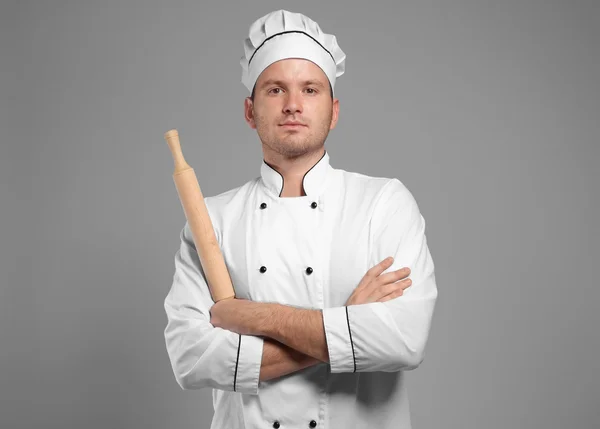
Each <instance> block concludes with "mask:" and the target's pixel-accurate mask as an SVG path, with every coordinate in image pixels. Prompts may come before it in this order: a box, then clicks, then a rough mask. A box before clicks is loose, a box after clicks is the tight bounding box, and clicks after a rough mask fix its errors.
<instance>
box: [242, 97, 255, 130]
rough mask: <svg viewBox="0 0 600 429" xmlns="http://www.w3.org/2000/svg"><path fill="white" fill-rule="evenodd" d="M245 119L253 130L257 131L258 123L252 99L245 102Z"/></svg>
mask: <svg viewBox="0 0 600 429" xmlns="http://www.w3.org/2000/svg"><path fill="white" fill-rule="evenodd" d="M244 119H245V120H246V122H247V123H248V125H249V126H250V128H252V129H254V130H255V129H256V123H255V122H254V103H253V101H252V100H251V99H250V97H246V99H245V100H244Z"/></svg>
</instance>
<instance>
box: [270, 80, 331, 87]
mask: <svg viewBox="0 0 600 429" xmlns="http://www.w3.org/2000/svg"><path fill="white" fill-rule="evenodd" d="M273 84H274V85H281V86H285V82H283V81H282V80H278V79H267V80H266V81H264V82H263V84H262V85H261V86H260V87H261V89H262V88H264V87H265V86H269V85H273ZM302 84H303V85H315V86H318V87H319V88H324V87H325V85H323V84H322V83H321V82H319V81H318V80H305V81H304V82H302Z"/></svg>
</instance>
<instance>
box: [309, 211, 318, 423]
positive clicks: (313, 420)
mask: <svg viewBox="0 0 600 429" xmlns="http://www.w3.org/2000/svg"><path fill="white" fill-rule="evenodd" d="M310 206H311V207H312V208H313V209H316V208H317V203H315V202H314V201H313V203H312V204H311V205H310ZM313 421H314V420H313Z"/></svg>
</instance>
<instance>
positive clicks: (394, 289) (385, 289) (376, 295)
mask: <svg viewBox="0 0 600 429" xmlns="http://www.w3.org/2000/svg"><path fill="white" fill-rule="evenodd" d="M411 285H412V280H411V279H404V280H400V281H398V282H395V283H389V284H384V285H381V286H379V287H376V288H374V289H373V290H372V291H371V293H370V294H369V299H370V300H371V301H379V302H383V301H382V299H383V298H387V297H389V299H392V298H396V297H398V296H401V295H402V294H403V293H404V290H405V289H407V288H408V287H410V286H411ZM387 300H388V299H386V301H387Z"/></svg>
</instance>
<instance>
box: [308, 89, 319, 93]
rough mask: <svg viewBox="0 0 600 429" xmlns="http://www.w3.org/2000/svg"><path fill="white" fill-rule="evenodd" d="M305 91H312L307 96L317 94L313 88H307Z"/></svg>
mask: <svg viewBox="0 0 600 429" xmlns="http://www.w3.org/2000/svg"><path fill="white" fill-rule="evenodd" d="M307 90H308V91H312V92H309V94H316V92H317V91H316V90H315V89H314V88H307Z"/></svg>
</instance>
